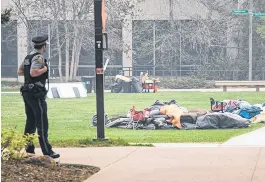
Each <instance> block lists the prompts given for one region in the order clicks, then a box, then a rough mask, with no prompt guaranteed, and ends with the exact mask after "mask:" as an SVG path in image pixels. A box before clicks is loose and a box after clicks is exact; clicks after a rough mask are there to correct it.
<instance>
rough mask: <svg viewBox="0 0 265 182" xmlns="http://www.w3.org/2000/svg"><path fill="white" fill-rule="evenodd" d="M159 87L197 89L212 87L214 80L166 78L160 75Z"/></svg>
mask: <svg viewBox="0 0 265 182" xmlns="http://www.w3.org/2000/svg"><path fill="white" fill-rule="evenodd" d="M159 79H160V83H159V88H165V89H199V88H214V82H213V81H208V80H205V79H202V78H195V77H178V78H166V77H161V78H159Z"/></svg>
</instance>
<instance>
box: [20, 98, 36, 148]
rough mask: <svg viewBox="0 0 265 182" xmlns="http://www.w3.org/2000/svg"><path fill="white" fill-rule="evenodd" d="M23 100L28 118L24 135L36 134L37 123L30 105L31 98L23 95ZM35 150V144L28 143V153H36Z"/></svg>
mask: <svg viewBox="0 0 265 182" xmlns="http://www.w3.org/2000/svg"><path fill="white" fill-rule="evenodd" d="M23 100H24V103H25V113H26V117H27V119H26V126H25V130H24V135H26V134H34V133H35V132H36V122H35V116H34V112H33V110H32V108H31V106H30V104H29V98H28V97H27V95H23ZM28 142H29V141H28ZM34 150H35V147H34V144H33V143H28V145H27V146H26V151H27V152H29V153H34Z"/></svg>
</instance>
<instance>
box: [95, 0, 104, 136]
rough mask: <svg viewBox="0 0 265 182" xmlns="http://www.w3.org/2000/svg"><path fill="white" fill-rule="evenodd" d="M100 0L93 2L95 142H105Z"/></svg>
mask: <svg viewBox="0 0 265 182" xmlns="http://www.w3.org/2000/svg"><path fill="white" fill-rule="evenodd" d="M101 13H102V0H94V22H95V66H96V99H97V140H105V114H104V87H103V85H104V75H103V74H104V71H103V30H102V29H103V27H102V14H101Z"/></svg>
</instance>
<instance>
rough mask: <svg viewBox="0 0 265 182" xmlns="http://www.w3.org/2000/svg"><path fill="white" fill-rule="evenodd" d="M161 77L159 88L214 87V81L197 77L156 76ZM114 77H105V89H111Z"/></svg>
mask: <svg viewBox="0 0 265 182" xmlns="http://www.w3.org/2000/svg"><path fill="white" fill-rule="evenodd" d="M155 78H159V80H160V83H159V86H158V87H159V88H163V89H198V88H214V87H215V86H214V81H208V80H206V79H203V78H197V77H155ZM112 80H113V77H105V82H104V84H105V89H110V85H111V83H112V82H113V81H112Z"/></svg>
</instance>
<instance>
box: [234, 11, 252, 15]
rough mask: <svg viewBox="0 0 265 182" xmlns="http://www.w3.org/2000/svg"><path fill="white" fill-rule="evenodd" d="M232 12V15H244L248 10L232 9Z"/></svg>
mask: <svg viewBox="0 0 265 182" xmlns="http://www.w3.org/2000/svg"><path fill="white" fill-rule="evenodd" d="M232 13H233V14H234V15H245V14H248V13H249V11H248V10H232Z"/></svg>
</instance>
